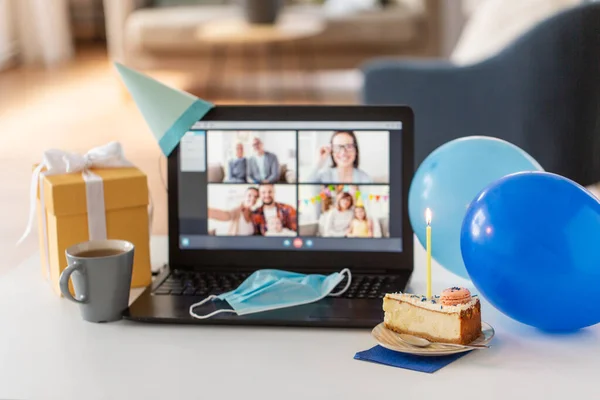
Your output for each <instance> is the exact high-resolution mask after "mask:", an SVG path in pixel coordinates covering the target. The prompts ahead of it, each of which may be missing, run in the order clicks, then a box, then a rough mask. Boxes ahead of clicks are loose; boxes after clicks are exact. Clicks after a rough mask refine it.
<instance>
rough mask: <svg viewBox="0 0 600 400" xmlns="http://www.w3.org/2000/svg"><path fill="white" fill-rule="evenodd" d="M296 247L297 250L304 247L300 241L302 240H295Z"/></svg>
mask: <svg viewBox="0 0 600 400" xmlns="http://www.w3.org/2000/svg"><path fill="white" fill-rule="evenodd" d="M294 247H295V248H297V249H299V248H301V247H302V239H300V238H296V239H294Z"/></svg>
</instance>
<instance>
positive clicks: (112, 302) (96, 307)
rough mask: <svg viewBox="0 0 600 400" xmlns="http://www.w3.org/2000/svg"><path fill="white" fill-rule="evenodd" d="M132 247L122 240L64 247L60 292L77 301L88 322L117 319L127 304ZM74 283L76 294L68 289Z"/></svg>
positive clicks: (131, 266)
mask: <svg viewBox="0 0 600 400" xmlns="http://www.w3.org/2000/svg"><path fill="white" fill-rule="evenodd" d="M133 254H134V246H133V244H131V243H130V242H127V241H125V240H91V241H89V242H84V243H80V244H77V245H75V246H71V247H69V248H68V249H67V250H66V255H67V261H68V262H69V266H68V267H67V268H66V269H65V270H64V271H63V272H62V274H61V275H60V281H59V284H60V291H61V293H62V294H63V296H65V297H66V298H67V299H69V300H71V301H74V302H76V303H78V304H79V309H80V311H81V316H82V317H83V319H84V320H86V321H90V322H109V321H117V320H120V319H121V318H122V314H123V311H125V310H126V309H127V307H128V306H129V289H130V287H131V276H132V273H133ZM69 279H71V280H72V282H73V288H74V289H75V296H73V295H71V292H70V290H69Z"/></svg>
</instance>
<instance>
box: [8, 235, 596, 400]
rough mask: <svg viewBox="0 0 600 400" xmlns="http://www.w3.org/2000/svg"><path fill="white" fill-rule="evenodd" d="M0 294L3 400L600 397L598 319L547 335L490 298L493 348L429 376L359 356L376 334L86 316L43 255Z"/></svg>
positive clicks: (159, 251)
mask: <svg viewBox="0 0 600 400" xmlns="http://www.w3.org/2000/svg"><path fill="white" fill-rule="evenodd" d="M166 246H167V243H166V238H161V237H159V238H154V239H153V253H154V254H153V262H154V263H160V261H162V260H166ZM415 250H416V260H417V265H418V267H417V269H416V275H415V279H414V280H413V283H412V284H411V287H412V289H413V290H415V291H418V292H422V291H423V285H422V284H420V282H422V279H420V278H422V270H423V268H422V264H423V263H422V262H421V261H422V260H423V253H424V252H423V250H422V248H421V247H420V246H419V245H417V246H415ZM433 272H434V278H435V284H434V291H436V292H439V291H441V290H442V289H443V288H444V287H446V286H451V285H465V282H464V281H462V280H460V279H457V278H453V277H452V276H451V275H450V274H448V273H447V272H445V271H444V270H443V269H441V268H440V267H439V266H437V265H434V270H433ZM444 282H445V283H444ZM467 286H468V284H467ZM0 293H1V294H2V295H1V296H2V297H1V301H0V317H1V319H0V399H36V398H37V399H58V398H60V399H77V400H79V399H90V400H91V399H121V398H122V399H155V398H161V399H198V398H203V399H211V398H214V399H220V398H223V399H225V398H231V399H251V398H261V399H270V398H272V399H285V400H292V399H325V398H330V399H344V400H346V399H348V400H350V399H361V400H367V399H381V398H386V399H392V398H396V399H430V398H433V397H434V396H443V397H439V398H440V399H443V400H450V399H460V400H467V399H502V400H507V399H513V398H514V399H522V398H523V399H525V398H530V399H541V398H544V399H561V400H564V399H592V398H599V396H600V395H599V394H598V389H599V387H600V385H599V383H600V382H599V379H598V372H599V371H600V329H599V327H598V326H596V327H593V328H588V329H585V330H582V331H580V332H578V333H576V334H571V335H544V334H541V333H539V332H538V331H536V330H534V329H532V328H529V327H526V326H524V325H521V324H518V323H516V322H514V321H511V320H510V319H508V318H507V317H505V316H503V315H501V314H499V313H498V312H496V311H495V310H494V309H493V308H491V306H489V305H488V304H486V303H484V304H483V317H484V320H486V321H487V322H489V323H490V324H492V325H493V326H494V327H495V328H496V337H495V339H494V340H493V342H492V344H493V348H491V349H489V350H483V351H476V352H472V353H471V354H468V355H466V356H465V357H463V358H461V359H460V360H458V361H456V362H454V363H452V364H450V365H449V366H447V367H445V368H443V369H441V370H440V371H438V372H436V373H434V374H425V373H421V372H414V371H408V370H404V369H398V368H392V367H387V366H382V365H377V364H372V363H368V362H363V361H357V360H354V359H353V356H354V354H355V353H356V352H357V351H361V350H366V349H368V348H370V347H372V346H373V345H375V343H374V341H373V339H372V338H371V336H370V331H369V330H344V329H307V328H301V329H296V328H293V329H292V328H258V327H256V328H253V327H210V326H176V325H148V324H139V323H134V322H129V321H120V322H115V323H109V324H93V323H88V322H84V321H83V320H81V318H80V317H79V311H78V309H77V306H76V304H73V303H71V302H69V301H67V300H65V299H61V298H59V297H57V296H56V295H55V294H54V293H53V291H52V290H51V288H50V287H49V286H48V284H47V283H46V282H45V281H44V280H43V279H42V278H41V276H40V267H39V257H38V255H34V256H32V257H31V258H30V259H28V260H27V261H25V262H24V263H22V264H21V265H19V266H17V267H14V268H11V269H10V270H9V271H8V272H6V273H4V274H2V275H0ZM549 306H550V305H549Z"/></svg>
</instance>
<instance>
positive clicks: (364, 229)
mask: <svg viewBox="0 0 600 400" xmlns="http://www.w3.org/2000/svg"><path fill="white" fill-rule="evenodd" d="M346 236H348V237H358V238H360V237H362V238H369V237H373V222H372V221H371V220H370V219H369V218H368V217H367V211H366V210H365V207H363V206H356V207H354V218H353V219H352V221H351V222H350V228H348V232H347V234H346Z"/></svg>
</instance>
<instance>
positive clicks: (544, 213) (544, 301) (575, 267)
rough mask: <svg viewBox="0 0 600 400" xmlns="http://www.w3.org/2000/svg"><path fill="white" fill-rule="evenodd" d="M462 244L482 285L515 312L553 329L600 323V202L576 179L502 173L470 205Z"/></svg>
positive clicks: (492, 298)
mask: <svg viewBox="0 0 600 400" xmlns="http://www.w3.org/2000/svg"><path fill="white" fill-rule="evenodd" d="M460 246H461V252H462V256H463V260H464V263H465V266H466V268H467V272H468V273H469V276H470V277H471V279H472V280H473V283H474V284H475V286H476V287H477V289H478V290H479V291H480V292H481V294H482V295H483V296H484V297H485V298H486V299H487V300H489V302H490V303H491V304H492V305H493V306H494V307H496V308H498V309H499V310H500V311H502V312H503V313H505V314H506V315H508V316H509V317H511V318H513V319H515V320H517V321H520V322H522V323H524V324H527V325H531V326H534V327H537V328H540V329H543V330H547V331H573V330H577V329H580V328H584V327H586V326H590V325H594V324H596V323H598V322H600V303H599V301H600V202H599V201H598V199H596V198H595V197H594V196H593V195H591V194H590V193H589V192H588V191H587V190H586V189H584V188H583V187H581V186H579V185H578V184H576V183H575V182H573V181H571V180H569V179H567V178H564V177H562V176H558V175H554V174H550V173H547V172H520V173H516V174H512V175H507V176H505V177H504V178H501V179H499V180H498V181H496V182H494V183H492V184H491V185H490V186H488V187H487V188H486V189H484V190H483V191H482V192H481V193H480V194H479V195H478V196H477V197H476V198H475V200H474V201H473V202H472V203H471V205H470V206H469V208H468V210H467V214H466V216H465V219H464V221H463V225H462V230H461V239H460Z"/></svg>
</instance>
